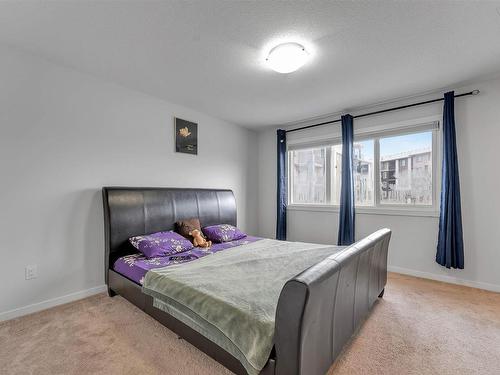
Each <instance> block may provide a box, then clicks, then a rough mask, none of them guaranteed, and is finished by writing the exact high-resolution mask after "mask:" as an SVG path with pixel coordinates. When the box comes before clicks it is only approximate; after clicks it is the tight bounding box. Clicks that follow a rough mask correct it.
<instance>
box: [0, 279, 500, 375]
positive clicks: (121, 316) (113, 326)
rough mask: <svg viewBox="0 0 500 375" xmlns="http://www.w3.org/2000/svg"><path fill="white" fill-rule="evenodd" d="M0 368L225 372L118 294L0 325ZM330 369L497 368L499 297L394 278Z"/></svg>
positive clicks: (426, 371)
mask: <svg viewBox="0 0 500 375" xmlns="http://www.w3.org/2000/svg"><path fill="white" fill-rule="evenodd" d="M0 373H1V374H193V375H194V374H196V375H202V374H211V375H212V374H213V375H216V374H229V371H227V370H226V369H225V368H224V367H222V366H221V365H219V364H218V363H217V362H215V361H213V360H212V359H210V358H209V357H208V356H206V355H205V354H203V353H202V352H200V351H198V350H197V349H195V348H194V347H192V346H191V345H190V344H188V343H187V342H186V341H184V340H179V339H177V336H176V335H175V334H173V333H172V332H170V331H169V330H167V329H166V328H164V327H163V326H162V325H161V324H159V323H157V322H156V321H155V320H153V319H152V318H150V317H148V316H147V315H146V314H144V313H143V312H141V311H140V310H138V309H137V308H135V307H134V306H133V305H131V304H130V303H128V302H127V301H125V300H124V299H122V298H121V297H115V298H108V297H107V296H105V295H98V296H94V297H91V298H87V299H85V300H82V301H78V302H74V303H70V304H67V305H64V306H59V307H56V308H53V309H50V310H46V311H43V312H40V313H36V314H33V315H30V316H26V317H22V318H19V319H15V320H11V321H9V322H4V323H0ZM332 374H500V294H496V293H489V292H485V291H481V290H477V289H471V288H465V287H459V286H453V285H449V284H444V283H439V282H434V281H429V280H423V279H417V278H413V277H407V276H402V275H397V274H391V275H390V277H389V282H388V285H387V287H386V293H385V296H384V298H383V299H382V300H380V302H379V303H377V304H376V306H375V307H374V309H373V311H372V314H371V315H370V317H369V318H368V320H367V321H366V322H365V324H364V325H363V326H362V328H361V330H360V331H359V333H358V334H357V336H356V337H355V338H354V339H353V340H352V341H351V343H350V344H349V345H348V346H347V347H346V349H345V351H344V353H343V354H342V355H341V357H340V358H339V359H338V360H337V362H336V363H335V364H334V366H333V367H332V368H331V370H330V371H329V375H332Z"/></svg>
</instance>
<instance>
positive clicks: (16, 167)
mask: <svg viewBox="0 0 500 375" xmlns="http://www.w3.org/2000/svg"><path fill="white" fill-rule="evenodd" d="M167 68H168V67H166V69H167ZM173 116H178V117H181V118H185V119H188V120H192V121H196V122H198V123H199V134H198V136H199V154H198V156H192V155H186V154H178V153H175V152H174V143H173V138H174V130H173ZM256 147H257V134H256V133H255V132H253V131H250V130H247V129H244V128H240V127H237V126H234V125H231V124H228V123H225V122H223V121H220V120H217V119H214V118H211V117H209V116H206V115H204V114H202V113H199V112H196V111H193V110H190V109H187V108H184V107H181V106H177V105H174V104H171V103H167V102H164V101H161V100H157V99H155V98H152V97H149V96H146V95H143V94H141V93H138V92H134V91H130V90H128V89H125V88H122V87H120V86H117V85H114V84H108V83H105V82H102V81H99V80H97V79H95V78H94V77H92V76H89V75H85V74H81V73H78V72H76V71H73V70H70V69H66V68H64V67H60V66H57V65H54V64H52V63H50V62H47V61H45V60H42V59H39V58H37V57H33V56H31V55H29V54H25V53H23V52H19V51H16V50H13V49H10V48H8V47H5V46H2V47H0V176H1V194H0V207H1V214H0V237H1V238H2V242H1V244H0V251H1V254H2V262H1V264H2V266H1V272H0V320H1V319H2V318H3V319H6V318H9V317H12V316H15V315H19V314H22V313H26V312H30V311H34V310H37V309H39V308H43V307H47V306H49V305H51V304H55V303H58V302H64V301H68V300H71V299H73V298H77V297H81V296H84V295H86V294H90V293H93V292H96V291H99V290H102V285H103V284H104V266H103V262H104V240H103V218H102V207H101V206H102V201H101V191H100V189H101V187H102V186H104V185H129V186H170V187H210V188H229V189H232V190H233V191H234V193H235V195H236V199H237V205H238V214H239V215H238V221H239V226H240V227H241V228H242V229H244V230H246V231H248V232H249V233H253V234H255V233H256V232H257V221H256V219H257V206H256V205H255V201H256V200H257V195H256V194H257V189H256V187H257V155H256V153H255V149H256ZM28 264H38V272H39V276H38V278H37V279H34V280H29V281H25V279H24V267H25V266H26V265H28ZM75 293H76V294H75ZM68 295H69V296H68ZM53 299H55V300H53ZM47 300H49V302H45V303H44V302H43V301H47ZM40 302H42V303H41V304H38V305H35V306H28V307H26V306H27V305H31V304H36V303H40ZM23 307H24V308H23ZM19 308H21V309H20V310H16V311H11V310H13V309H19ZM8 311H10V312H8ZM6 312H7V313H6ZM2 313H3V314H2Z"/></svg>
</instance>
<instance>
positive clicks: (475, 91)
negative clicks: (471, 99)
mask: <svg viewBox="0 0 500 375" xmlns="http://www.w3.org/2000/svg"><path fill="white" fill-rule="evenodd" d="M480 92H481V91H479V90H472V95H477V94H479V93H480Z"/></svg>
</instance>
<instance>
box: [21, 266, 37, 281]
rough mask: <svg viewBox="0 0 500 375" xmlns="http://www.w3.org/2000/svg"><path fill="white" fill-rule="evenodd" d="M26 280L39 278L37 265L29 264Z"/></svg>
mask: <svg viewBox="0 0 500 375" xmlns="http://www.w3.org/2000/svg"><path fill="white" fill-rule="evenodd" d="M24 272H25V277H26V280H31V279H36V278H37V277H38V267H37V265H36V264H29V265H27V266H26V268H25V270H24Z"/></svg>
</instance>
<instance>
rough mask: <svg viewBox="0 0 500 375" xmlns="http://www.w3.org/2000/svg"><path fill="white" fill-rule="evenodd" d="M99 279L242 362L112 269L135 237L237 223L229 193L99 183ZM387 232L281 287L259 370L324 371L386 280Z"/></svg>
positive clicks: (315, 374) (210, 350)
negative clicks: (189, 223)
mask: <svg viewBox="0 0 500 375" xmlns="http://www.w3.org/2000/svg"><path fill="white" fill-rule="evenodd" d="M102 193H103V205H104V229H105V244H106V250H105V278H106V284H107V286H108V293H109V295H110V296H111V297H112V296H114V295H116V294H119V295H121V296H123V297H124V298H126V299H127V300H128V301H130V302H132V303H133V304H134V305H136V306H137V307H139V308H140V309H142V310H144V311H145V312H146V313H147V314H149V315H150V316H152V317H153V318H155V319H156V320H158V321H159V322H160V323H162V324H163V325H165V326H166V327H168V328H169V329H171V330H172V331H174V332H175V333H176V334H177V335H179V336H180V337H181V338H184V339H185V340H187V341H188V342H190V343H191V344H193V345H194V346H196V347H197V348H199V349H200V350H202V351H203V352H205V353H206V354H208V355H209V356H211V357H212V358H214V359H215V360H216V361H218V362H220V363H221V364H223V365H224V366H226V367H227V368H228V369H230V370H231V371H233V372H234V373H236V374H246V371H245V369H244V368H243V366H242V365H241V363H240V362H239V361H238V360H237V359H236V358H234V357H233V356H232V355H231V354H229V353H228V352H226V351H225V350H224V349H222V348H220V347H219V346H217V345H216V344H214V343H213V342H211V341H210V340H208V339H206V338H205V337H204V336H202V335H201V334H199V333H198V332H196V331H195V330H193V329H192V328H190V327H189V326H187V325H185V324H184V323H182V322H180V321H179V320H177V319H175V318H174V317H172V316H170V315H169V314H167V313H165V312H163V311H161V310H159V309H157V308H155V307H153V303H152V302H153V301H152V298H151V297H150V296H147V295H145V294H143V293H142V290H141V286H140V285H138V284H136V283H135V282H133V281H131V280H129V279H128V278H126V277H125V276H123V275H121V274H119V273H117V272H115V271H113V269H112V268H113V264H114V262H115V261H116V259H118V258H119V257H121V256H124V255H127V254H131V253H134V252H136V251H135V250H134V248H133V247H132V246H131V245H130V244H129V243H128V241H127V239H128V238H129V237H131V236H133V235H138V234H144V233H152V232H157V231H160V230H168V229H173V227H174V223H175V222H176V221H177V220H180V219H186V218H191V217H199V218H200V222H201V223H202V225H204V226H206V225H213V224H222V223H227V224H232V225H236V202H235V199H234V195H233V193H232V191H230V190H216V189H178V188H135V187H134V188H132V187H104V188H103V189H102ZM390 236H391V232H390V230H388V229H382V230H379V231H377V232H375V233H374V234H372V235H370V236H369V237H367V238H365V239H364V240H362V241H359V242H357V243H356V244H354V245H352V246H351V247H350V248H349V249H347V250H346V251H344V252H342V254H341V255H340V256H331V257H329V258H327V259H325V260H324V261H322V262H320V263H318V264H316V265H314V266H313V267H311V268H309V269H307V270H305V271H304V272H302V273H300V274H299V275H297V276H296V277H294V278H293V279H291V280H289V281H288V282H287V283H286V285H285V286H284V288H283V290H282V292H281V295H280V298H279V302H278V307H277V312H276V326H275V340H274V349H273V351H272V353H271V356H270V358H269V360H268V363H267V365H266V366H265V368H264V369H263V370H262V372H261V374H262V375H268V374H269V375H270V374H277V375H295V374H297V375H298V374H302V375H321V374H324V373H325V372H326V371H327V370H328V368H329V367H330V366H331V364H332V363H333V362H334V360H335V358H336V357H337V356H338V355H339V353H340V351H341V350H342V348H343V346H344V345H345V344H346V342H347V341H348V340H349V339H350V337H351V336H352V335H353V333H354V332H355V331H356V330H357V328H358V327H359V326H360V325H361V323H362V322H363V320H364V319H365V318H366V316H367V315H368V313H369V311H370V309H371V307H372V305H373V304H374V302H375V301H376V300H377V297H381V296H382V295H383V292H384V287H385V284H386V281H387V249H388V245H389V240H390Z"/></svg>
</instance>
